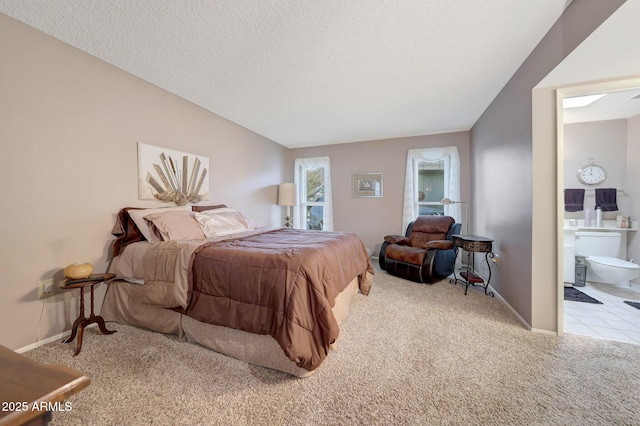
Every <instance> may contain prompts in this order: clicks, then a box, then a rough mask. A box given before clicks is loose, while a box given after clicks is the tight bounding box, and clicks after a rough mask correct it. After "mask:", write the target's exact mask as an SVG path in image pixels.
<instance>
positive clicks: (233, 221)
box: [196, 208, 255, 238]
mask: <svg viewBox="0 0 640 426" xmlns="http://www.w3.org/2000/svg"><path fill="white" fill-rule="evenodd" d="M196 220H197V221H198V223H199V224H200V228H202V232H204V235H205V236H206V237H207V238H211V237H220V236H223V235H229V234H235V233H237V232H244V231H249V230H251V229H254V228H255V225H254V223H253V222H252V221H251V219H249V218H248V217H247V216H245V215H244V214H242V213H240V212H239V211H236V210H234V209H225V208H222V209H214V210H207V211H203V212H199V213H196Z"/></svg>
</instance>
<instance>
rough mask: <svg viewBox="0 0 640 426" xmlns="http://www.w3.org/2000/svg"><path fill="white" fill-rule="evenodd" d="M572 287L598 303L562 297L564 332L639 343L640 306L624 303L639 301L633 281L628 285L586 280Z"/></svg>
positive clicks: (639, 292)
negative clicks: (573, 300) (583, 284)
mask: <svg viewBox="0 0 640 426" xmlns="http://www.w3.org/2000/svg"><path fill="white" fill-rule="evenodd" d="M576 288H577V289H578V290H580V291H581V292H583V293H585V294H587V295H589V296H591V297H593V298H595V299H598V300H599V301H601V302H602V305H598V304H594V303H584V302H570V301H566V300H565V301H564V331H565V333H571V334H581V335H584V336H592V337H596V338H601V339H608V340H618V341H622V342H628V343H634V344H637V345H640V309H636V308H634V307H633V306H629V305H627V304H626V303H624V301H625V300H629V301H635V302H640V291H639V290H638V286H637V285H634V286H633V287H629V286H628V285H617V286H614V285H610V284H596V283H590V282H587V285H586V286H584V287H576Z"/></svg>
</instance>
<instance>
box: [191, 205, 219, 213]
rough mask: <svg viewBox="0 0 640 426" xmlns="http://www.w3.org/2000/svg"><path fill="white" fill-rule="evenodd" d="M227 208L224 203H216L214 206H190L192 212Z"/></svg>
mask: <svg viewBox="0 0 640 426" xmlns="http://www.w3.org/2000/svg"><path fill="white" fill-rule="evenodd" d="M224 208H227V206H226V205H224V204H216V205H215V206H191V210H193V211H194V212H203V211H206V210H214V209H224Z"/></svg>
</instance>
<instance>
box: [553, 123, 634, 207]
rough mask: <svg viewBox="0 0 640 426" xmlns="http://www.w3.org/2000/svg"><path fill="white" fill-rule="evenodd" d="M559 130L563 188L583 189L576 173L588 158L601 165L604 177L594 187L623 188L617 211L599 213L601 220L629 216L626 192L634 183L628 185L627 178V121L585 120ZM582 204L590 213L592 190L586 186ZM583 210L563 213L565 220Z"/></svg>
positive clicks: (593, 204) (569, 124)
mask: <svg viewBox="0 0 640 426" xmlns="http://www.w3.org/2000/svg"><path fill="white" fill-rule="evenodd" d="M563 127H564V131H563V140H564V143H563V151H564V156H563V161H564V177H563V183H564V188H585V186H584V185H583V184H581V183H580V182H579V181H578V177H577V172H578V170H579V169H581V168H582V167H584V166H585V165H586V164H587V162H588V159H589V158H593V159H594V160H595V163H596V164H598V165H600V166H602V167H604V169H605V170H606V172H607V179H606V180H605V181H604V182H603V183H602V184H600V185H597V186H598V187H602V188H618V189H624V190H625V194H618V200H617V201H618V211H614V212H603V213H602V217H603V218H604V219H615V218H616V216H617V215H619V214H628V215H630V210H629V196H628V195H627V194H628V193H629V192H630V191H633V192H635V191H638V190H640V189H636V185H631V187H629V185H628V181H627V133H628V132H627V120H626V119H618V120H605V121H591V122H586V123H567V124H565V125H564V126H563ZM586 189H587V191H586V192H585V196H584V207H585V209H590V210H591V212H593V211H594V208H595V191H593V188H586ZM584 215H585V212H584V211H580V212H574V213H571V212H565V213H564V217H565V218H567V219H583V218H584Z"/></svg>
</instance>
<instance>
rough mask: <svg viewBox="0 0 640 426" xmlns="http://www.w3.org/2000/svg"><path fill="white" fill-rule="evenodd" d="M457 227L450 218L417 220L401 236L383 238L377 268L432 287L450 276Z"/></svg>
mask: <svg viewBox="0 0 640 426" xmlns="http://www.w3.org/2000/svg"><path fill="white" fill-rule="evenodd" d="M460 226H461V225H460V224H459V223H455V220H454V219H453V218H452V217H450V216H418V218H417V219H416V220H415V221H413V222H411V223H410V224H409V226H408V227H407V231H406V233H405V236H404V237H403V236H401V235H387V236H385V237H384V242H383V243H382V246H381V247H380V256H379V262H380V268H382V269H383V270H385V271H387V272H388V273H390V274H393V275H396V276H399V277H401V278H406V279H408V280H411V281H416V282H419V283H429V284H431V283H434V282H436V281H439V280H441V279H442V278H445V277H448V276H449V275H451V274H453V270H454V267H455V263H456V256H457V254H458V248H457V247H456V246H454V244H453V238H452V235H454V234H459V233H460Z"/></svg>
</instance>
